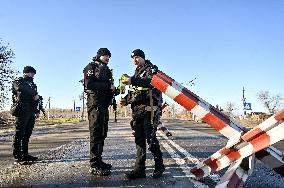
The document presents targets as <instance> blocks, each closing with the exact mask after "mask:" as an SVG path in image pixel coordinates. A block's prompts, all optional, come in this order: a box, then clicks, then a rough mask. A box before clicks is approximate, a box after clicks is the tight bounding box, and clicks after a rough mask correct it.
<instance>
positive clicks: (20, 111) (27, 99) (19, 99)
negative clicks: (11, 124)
mask: <svg viewBox="0 0 284 188" xmlns="http://www.w3.org/2000/svg"><path fill="white" fill-rule="evenodd" d="M35 74H36V70H35V69H34V68H33V67H31V66H26V67H24V70H23V77H19V78H17V79H15V80H14V81H13V83H12V100H13V104H12V107H11V114H12V115H13V116H15V117H16V123H15V128H16V131H15V135H14V139H13V156H14V158H15V162H18V163H19V164H27V163H28V162H31V161H36V160H37V159H38V158H37V157H34V156H31V155H29V153H28V143H29V139H30V136H31V134H32V130H33V128H34V124H35V118H36V117H39V113H40V110H39V109H38V108H37V105H38V101H39V98H40V96H39V95H38V92H37V86H36V84H35V83H34V82H33V79H34V76H35Z"/></svg>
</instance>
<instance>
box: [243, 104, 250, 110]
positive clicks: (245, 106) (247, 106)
mask: <svg viewBox="0 0 284 188" xmlns="http://www.w3.org/2000/svg"><path fill="white" fill-rule="evenodd" d="M244 110H251V103H246V102H245V103H244Z"/></svg>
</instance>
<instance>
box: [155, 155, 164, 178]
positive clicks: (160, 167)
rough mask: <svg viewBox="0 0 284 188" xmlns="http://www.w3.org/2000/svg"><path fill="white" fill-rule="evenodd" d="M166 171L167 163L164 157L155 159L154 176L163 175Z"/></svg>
mask: <svg viewBox="0 0 284 188" xmlns="http://www.w3.org/2000/svg"><path fill="white" fill-rule="evenodd" d="M164 172H165V165H164V163H163V159H156V160H155V169H154V172H153V178H154V179H157V178H160V177H162V175H163V173H164Z"/></svg>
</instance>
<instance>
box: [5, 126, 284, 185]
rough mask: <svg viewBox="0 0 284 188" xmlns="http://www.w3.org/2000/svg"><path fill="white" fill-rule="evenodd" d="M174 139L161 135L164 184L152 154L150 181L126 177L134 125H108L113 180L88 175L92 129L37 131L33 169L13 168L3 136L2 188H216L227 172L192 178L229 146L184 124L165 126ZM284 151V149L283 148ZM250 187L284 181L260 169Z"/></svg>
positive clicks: (32, 144)
mask: <svg viewBox="0 0 284 188" xmlns="http://www.w3.org/2000/svg"><path fill="white" fill-rule="evenodd" d="M164 125H165V126H166V127H167V128H168V129H169V130H170V131H171V132H172V133H173V136H172V137H171V138H170V139H169V138H167V137H166V136H165V135H164V134H163V133H161V132H158V133H157V135H158V136H159V140H160V144H161V149H162V152H163V155H164V163H165V166H166V171H165V174H164V176H163V177H162V178H160V179H153V178H152V173H153V170H154V166H153V165H154V163H153V157H152V155H151V154H150V153H147V163H146V164H147V170H146V173H147V177H146V179H138V180H131V181H129V180H127V179H125V177H124V174H125V172H127V171H129V170H131V169H132V168H133V165H134V162H135V153H136V149H135V144H134V137H133V136H132V131H131V129H130V126H129V121H127V120H120V121H119V122H118V123H112V121H110V123H109V133H108V138H107V140H106V142H105V147H104V153H103V159H104V161H106V162H108V163H111V164H112V165H113V168H112V174H111V176H108V177H97V176H94V175H92V174H90V173H89V161H88V157H89V132H88V126H87V123H86V122H85V123H78V124H66V125H46V126H40V127H39V126H37V127H36V128H35V129H34V132H33V135H32V138H31V141H30V154H32V155H36V156H38V157H39V158H40V161H38V162H37V163H34V164H32V165H16V164H13V158H12V155H11V153H12V150H11V141H12V135H13V130H5V131H3V130H1V132H0V143H1V144H0V151H1V153H0V159H1V160H0V165H1V169H0V185H1V187H15V186H22V187H214V186H215V185H216V182H217V181H218V180H219V178H220V176H222V174H223V173H224V170H223V171H221V172H218V173H217V174H214V175H211V176H209V177H208V178H205V179H202V180H201V181H196V180H194V179H192V178H190V177H189V169H190V167H192V166H194V164H195V163H197V162H198V161H201V160H203V159H205V158H207V157H209V156H210V155H211V154H212V153H214V152H216V151H217V150H218V149H220V148H221V147H222V146H224V145H225V144H226V141H227V139H226V138H224V137H222V136H220V135H219V134H218V133H217V132H216V131H214V130H212V129H211V128H209V126H207V125H206V124H200V123H195V122H192V121H185V120H164ZM277 147H278V148H281V149H282V152H283V143H282V142H281V143H278V145H277ZM246 187H284V178H283V177H280V176H279V175H278V174H276V173H274V172H273V171H272V170H270V169H268V168H266V167H265V166H263V165H262V164H261V163H257V164H256V168H255V169H254V172H253V174H252V175H251V176H250V177H249V178H248V180H247V182H246Z"/></svg>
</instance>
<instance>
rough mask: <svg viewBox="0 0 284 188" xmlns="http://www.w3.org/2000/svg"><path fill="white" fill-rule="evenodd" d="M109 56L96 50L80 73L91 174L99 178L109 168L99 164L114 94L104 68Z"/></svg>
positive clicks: (107, 72) (108, 53) (102, 163)
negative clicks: (84, 102)
mask: <svg viewBox="0 0 284 188" xmlns="http://www.w3.org/2000/svg"><path fill="white" fill-rule="evenodd" d="M110 57H111V53H110V51H109V50H108V49H107V48H100V49H99V50H98V51H97V55H96V56H95V57H94V58H93V59H92V61H91V62H90V63H89V64H88V65H87V66H86V67H85V68H84V71H83V73H84V87H85V92H86V94H87V108H88V120H89V130H90V166H91V173H92V174H94V175H99V176H108V175H110V173H111V172H110V169H111V167H112V165H111V164H107V163H105V162H103V161H102V152H103V146H104V141H105V138H106V137H107V132H108V121H109V112H108V107H109V105H110V104H111V100H112V98H113V95H114V93H115V87H114V85H113V83H112V73H111V70H110V69H109V67H108V63H109V59H110Z"/></svg>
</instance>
